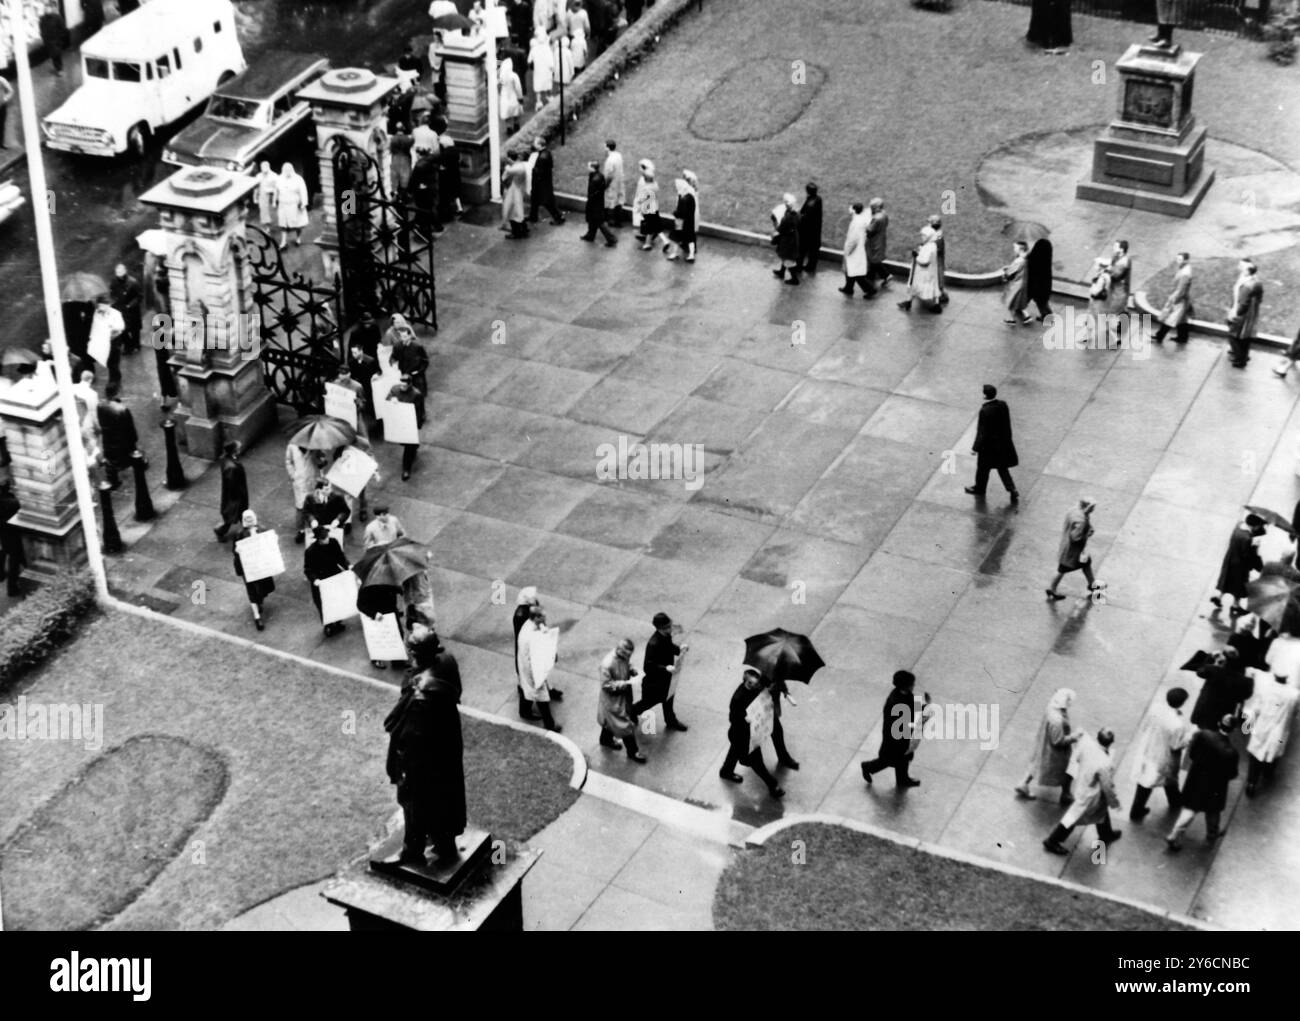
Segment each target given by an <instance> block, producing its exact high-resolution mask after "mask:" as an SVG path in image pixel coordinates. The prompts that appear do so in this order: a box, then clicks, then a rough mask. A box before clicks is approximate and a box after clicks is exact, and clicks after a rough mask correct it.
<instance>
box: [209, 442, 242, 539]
mask: <svg viewBox="0 0 1300 1021" xmlns="http://www.w3.org/2000/svg"><path fill="white" fill-rule="evenodd" d="M246 510H248V476H247V475H245V474H244V466H243V465H242V464H241V463H240V461H239V441H238V440H231V441H230V442H229V443H227V444H226V445H225V447H224V448H223V449H222V458H221V524H220V525H218V526H217V527H216V528H214V529H213V530H212V533H213V534H214V535H215V536H216V537H217V538H218V539H219V540H220V541H222V542H225V540H226V537H227V535H228V534H229V532H230V530H231V529H232V528H236V527H237V526H238V525H239V519H240V518H241V517H242V516H243V514H244V511H246Z"/></svg>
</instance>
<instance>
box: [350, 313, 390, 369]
mask: <svg viewBox="0 0 1300 1021" xmlns="http://www.w3.org/2000/svg"><path fill="white" fill-rule="evenodd" d="M382 339H383V334H382V333H381V332H380V329H379V323H378V322H377V321H376V320H375V316H374V313H373V312H371V311H369V310H367V311H365V312H362V313H361V316H360V318H359V319H358V320H357V325H356V326H355V327H354V328H353V330H352V337H351V339H350V340H349V343H350V344H351V354H353V355H354V356H355V354H356V352H357V351H364V352H365V353H366V354H368V355H369V356H370V357H371V358H378V357H379V343H380V341H381V340H382ZM353 377H354V378H355V377H356V373H353Z"/></svg>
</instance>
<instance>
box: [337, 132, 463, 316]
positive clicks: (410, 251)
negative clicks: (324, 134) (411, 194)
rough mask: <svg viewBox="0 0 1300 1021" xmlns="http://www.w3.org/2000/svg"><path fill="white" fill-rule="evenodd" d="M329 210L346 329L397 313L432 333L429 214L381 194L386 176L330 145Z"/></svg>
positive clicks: (348, 150)
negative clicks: (364, 315) (364, 318)
mask: <svg viewBox="0 0 1300 1021" xmlns="http://www.w3.org/2000/svg"><path fill="white" fill-rule="evenodd" d="M333 172H334V209H335V214H336V219H337V223H338V238H339V269H340V273H341V276H342V290H343V309H344V313H345V315H346V316H347V319H348V321H349V323H351V322H353V321H355V320H356V318H357V317H358V316H359V315H360V314H361V312H363V311H365V310H370V311H373V312H382V313H384V314H388V315H391V314H393V313H394V312H400V313H401V314H402V315H404V316H405V317H406V318H407V319H408V320H409V321H410V322H411V323H412V324H420V325H423V326H427V327H429V328H430V329H434V330H436V329H437V328H438V314H437V300H436V295H435V292H434V282H433V238H434V235H433V229H432V228H433V224H434V223H435V222H436V212H435V210H434V209H433V208H432V207H431V206H427V205H425V206H422V205H417V204H415V203H413V202H412V201H410V200H409V199H407V198H406V197H405V196H402V197H393V196H390V195H389V194H388V185H387V181H386V177H387V175H385V174H384V173H382V172H381V169H380V167H379V164H378V163H377V162H376V161H375V159H374V157H373V156H371V155H370V154H369V153H368V152H366V151H365V150H363V149H361V148H359V147H357V146H356V145H354V144H353V143H351V142H349V141H348V140H347V139H345V138H342V137H341V136H340V137H338V138H336V139H335V142H334V156H333Z"/></svg>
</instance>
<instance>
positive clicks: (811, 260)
mask: <svg viewBox="0 0 1300 1021" xmlns="http://www.w3.org/2000/svg"><path fill="white" fill-rule="evenodd" d="M804 195H805V198H804V200H803V205H802V206H800V207H799V268H800V269H801V270H803V271H804V272H805V273H814V274H815V273H816V272H817V260H818V259H820V258H821V254H822V199H821V196H820V195H818V194H817V185H815V184H814V183H813V182H811V181H809V182H808V183H807V184H806V185H804Z"/></svg>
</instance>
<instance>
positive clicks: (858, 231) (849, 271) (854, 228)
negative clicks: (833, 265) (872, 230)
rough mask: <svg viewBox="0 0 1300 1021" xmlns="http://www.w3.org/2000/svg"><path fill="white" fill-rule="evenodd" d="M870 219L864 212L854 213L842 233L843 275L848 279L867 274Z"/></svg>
mask: <svg viewBox="0 0 1300 1021" xmlns="http://www.w3.org/2000/svg"><path fill="white" fill-rule="evenodd" d="M870 219H871V217H870V216H868V215H867V214H866V213H854V214H853V216H852V218H851V219H850V220H849V229H848V230H847V231H846V232H845V234H844V275H845V276H846V277H848V278H849V279H850V280H852V279H853V278H855V277H864V276H866V275H867V223H868V221H869V220H870Z"/></svg>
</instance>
